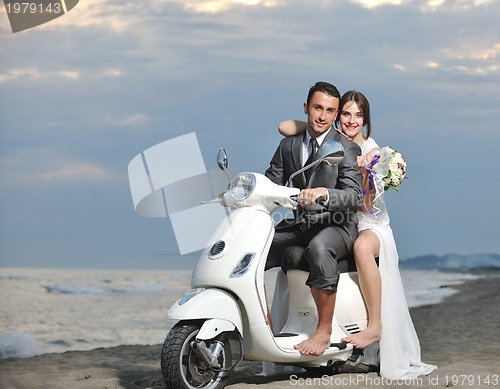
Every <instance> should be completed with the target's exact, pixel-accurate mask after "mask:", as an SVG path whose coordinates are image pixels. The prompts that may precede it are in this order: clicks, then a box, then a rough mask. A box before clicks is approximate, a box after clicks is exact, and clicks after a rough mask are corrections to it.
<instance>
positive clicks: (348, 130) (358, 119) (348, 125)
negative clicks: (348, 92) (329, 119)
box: [339, 101, 364, 139]
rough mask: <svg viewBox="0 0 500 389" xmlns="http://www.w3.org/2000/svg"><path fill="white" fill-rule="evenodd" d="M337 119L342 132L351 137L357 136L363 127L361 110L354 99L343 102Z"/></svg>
mask: <svg viewBox="0 0 500 389" xmlns="http://www.w3.org/2000/svg"><path fill="white" fill-rule="evenodd" d="M339 120H340V127H341V129H342V132H343V133H344V134H346V135H347V136H348V137H349V138H351V139H354V138H356V137H357V136H359V134H360V133H361V130H362V129H363V125H364V120H363V112H361V110H360V109H359V107H358V104H356V103H355V102H354V101H348V102H347V103H345V104H344V106H343V107H342V111H341V112H340V118H339Z"/></svg>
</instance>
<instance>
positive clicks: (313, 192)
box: [299, 188, 328, 207]
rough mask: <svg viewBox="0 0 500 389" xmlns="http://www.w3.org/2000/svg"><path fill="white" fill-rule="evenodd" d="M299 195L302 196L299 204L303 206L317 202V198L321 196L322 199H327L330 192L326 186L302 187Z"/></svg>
mask: <svg viewBox="0 0 500 389" xmlns="http://www.w3.org/2000/svg"><path fill="white" fill-rule="evenodd" d="M299 197H300V198H301V200H300V201H299V204H300V205H301V206H302V207H305V206H306V205H310V204H316V200H318V199H319V198H320V197H321V198H322V199H320V200H325V199H327V198H328V192H327V191H326V189H325V188H308V189H302V190H301V191H300V193H299ZM304 199H310V200H309V201H304Z"/></svg>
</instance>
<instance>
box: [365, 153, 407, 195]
mask: <svg viewBox="0 0 500 389" xmlns="http://www.w3.org/2000/svg"><path fill="white" fill-rule="evenodd" d="M372 169H373V171H375V172H376V173H378V174H380V175H381V176H382V177H383V178H382V182H383V183H384V190H388V189H391V188H392V189H394V190H396V191H397V190H398V188H399V185H400V184H401V183H402V182H403V180H404V178H405V177H406V160H405V159H404V157H403V156H402V155H401V153H399V152H398V151H396V150H394V149H392V148H390V147H389V146H386V147H384V148H382V150H380V154H379V155H377V156H376V157H375V158H374V160H373V161H372Z"/></svg>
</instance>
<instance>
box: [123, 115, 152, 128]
mask: <svg viewBox="0 0 500 389" xmlns="http://www.w3.org/2000/svg"><path fill="white" fill-rule="evenodd" d="M149 120H150V117H149V116H148V115H146V114H145V113H136V114H133V115H130V116H127V117H126V118H124V119H121V120H118V122H117V124H118V125H120V126H131V127H135V126H138V125H142V124H144V123H147V122H148V121H149Z"/></svg>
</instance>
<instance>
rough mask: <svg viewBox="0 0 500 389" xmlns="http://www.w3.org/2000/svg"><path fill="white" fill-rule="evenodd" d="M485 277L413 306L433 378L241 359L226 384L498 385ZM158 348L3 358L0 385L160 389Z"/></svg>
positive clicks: (498, 352)
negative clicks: (266, 366) (281, 368)
mask: <svg viewBox="0 0 500 389" xmlns="http://www.w3.org/2000/svg"><path fill="white" fill-rule="evenodd" d="M485 274H487V277H486V278H481V279H478V280H473V281H469V282H467V283H465V284H463V285H460V286H455V287H456V288H458V289H459V290H460V292H459V293H457V294H454V295H452V296H450V297H448V298H447V299H446V300H445V301H444V302H443V303H441V304H437V305H428V306H422V307H417V308H413V309H411V315H412V318H413V322H414V324H415V328H416V330H417V333H418V336H419V338H420V343H421V347H422V360H423V361H424V362H426V363H430V364H434V365H437V366H438V370H437V371H435V372H433V373H432V374H431V375H430V376H427V377H422V378H420V379H418V380H416V381H413V382H408V383H403V382H397V381H387V380H382V379H381V378H380V377H379V376H378V375H377V374H376V373H369V374H360V373H351V374H347V373H342V374H338V375H335V376H331V377H329V378H322V377H313V376H310V375H307V374H300V375H297V376H295V377H290V375H289V374H283V375H274V376H269V377H261V376H257V374H258V373H259V372H260V371H261V364H260V363H257V362H243V363H242V365H241V366H239V367H238V368H237V369H236V370H235V371H233V372H232V373H231V377H230V379H229V382H228V385H227V388H229V389H242V388H247V387H250V388H252V387H254V388H256V387H258V388H288V387H294V386H295V387H297V386H299V387H322V386H323V387H351V386H352V387H356V388H372V387H392V386H395V387H399V388H446V387H455V388H480V387H481V388H483V387H485V388H500V382H499V379H500V330H499V324H498V323H499V322H500V272H486V273H485ZM160 353H161V345H154V346H119V347H112V348H103V349H95V350H90V351H70V352H66V353H61V354H44V355H41V356H37V357H31V358H26V359H6V360H0V388H2V389H11V388H22V389H37V388H40V389H42V388H43V389H73V388H75V389H79V388H86V389H87V388H88V389H90V388H91V389H99V388H103V389H104V388H107V389H115V388H125V389H138V388H141V389H144V388H151V389H159V388H164V387H165V386H164V384H163V380H162V377H161V372H160V362H159V359H160Z"/></svg>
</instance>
